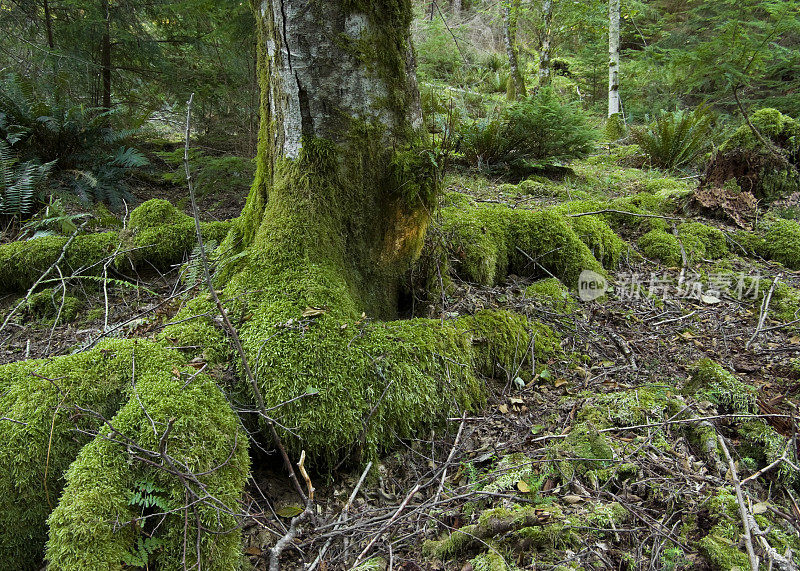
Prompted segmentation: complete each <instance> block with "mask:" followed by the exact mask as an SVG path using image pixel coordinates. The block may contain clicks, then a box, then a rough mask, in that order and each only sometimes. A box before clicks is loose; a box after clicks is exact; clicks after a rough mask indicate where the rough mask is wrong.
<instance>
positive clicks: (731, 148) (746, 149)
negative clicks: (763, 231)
mask: <svg viewBox="0 0 800 571" xmlns="http://www.w3.org/2000/svg"><path fill="white" fill-rule="evenodd" d="M750 122H751V123H752V124H753V126H754V127H755V128H756V129H757V130H758V131H759V132H760V133H761V135H762V136H763V137H764V138H765V139H767V140H768V141H770V143H771V144H772V145H774V147H775V149H774V150H775V152H771V151H770V150H769V149H767V148H765V146H764V145H763V143H762V142H761V141H760V140H759V139H758V138H757V137H756V136H755V135H754V134H753V131H752V130H751V129H750V127H749V126H748V125H742V126H741V127H739V129H737V130H736V132H735V133H734V134H733V135H732V136H731V137H730V138H729V139H728V140H727V141H726V142H725V143H724V144H723V145H722V147H721V148H720V151H719V153H717V155H716V156H715V157H714V158H713V159H712V160H711V162H710V163H709V165H708V167H707V169H706V172H705V175H704V177H703V180H702V181H701V187H713V188H723V187H724V186H725V183H726V182H727V181H730V180H735V181H736V184H737V185H738V187H739V189H741V191H742V192H747V193H750V194H752V195H753V196H754V197H755V198H757V199H759V200H761V201H764V202H772V201H774V200H776V199H779V198H782V197H786V196H789V195H790V194H792V193H794V192H798V191H800V175H798V172H797V166H798V165H800V123H798V122H797V121H796V120H794V119H792V118H791V117H788V116H786V115H783V114H782V113H781V112H780V111H778V110H777V109H759V110H758V111H756V112H755V113H753V114H752V115H751V116H750ZM776 153H780V154H782V155H783V159H779V158H778V157H776V156H775V154H776Z"/></svg>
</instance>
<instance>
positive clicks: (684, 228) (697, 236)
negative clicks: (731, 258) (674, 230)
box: [678, 222, 728, 260]
mask: <svg viewBox="0 0 800 571" xmlns="http://www.w3.org/2000/svg"><path fill="white" fill-rule="evenodd" d="M678 235H679V236H680V237H681V239H682V240H684V248H686V249H687V253H688V252H690V251H691V249H690V248H689V247H687V244H698V243H699V244H700V245H701V248H697V249H696V251H697V253H698V254H699V252H701V251H702V252H703V255H704V256H705V257H707V258H711V259H712V260H716V259H719V258H722V257H724V256H725V255H727V254H728V245H727V240H726V239H725V234H723V233H722V230H720V229H719V228H714V227H713V226H708V225H706V224H703V223H701V222H684V223H682V224H680V225H678Z"/></svg>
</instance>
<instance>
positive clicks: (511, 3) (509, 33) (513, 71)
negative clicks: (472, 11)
mask: <svg viewBox="0 0 800 571" xmlns="http://www.w3.org/2000/svg"><path fill="white" fill-rule="evenodd" d="M519 5H520V0H504V2H503V39H504V41H505V45H506V55H507V56H508V66H509V77H508V85H507V86H506V94H507V96H508V99H509V100H510V101H514V100H515V99H517V98H518V97H525V96H526V95H527V92H526V90H525V78H523V77H522V72H521V71H520V69H519V57H518V55H517V16H518V14H519Z"/></svg>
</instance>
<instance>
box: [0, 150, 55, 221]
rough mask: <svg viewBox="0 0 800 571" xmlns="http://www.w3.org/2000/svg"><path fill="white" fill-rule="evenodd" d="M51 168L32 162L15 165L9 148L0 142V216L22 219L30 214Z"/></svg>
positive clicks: (48, 165)
mask: <svg viewBox="0 0 800 571" xmlns="http://www.w3.org/2000/svg"><path fill="white" fill-rule="evenodd" d="M51 166H52V163H48V164H45V165H39V164H36V163H35V162H33V161H28V162H26V163H23V164H17V160H16V159H15V158H14V156H13V154H12V152H11V149H10V148H9V146H8V145H7V144H6V143H5V142H3V141H0V215H6V216H9V215H10V216H16V217H19V218H22V217H23V216H26V215H27V214H30V213H31V212H32V211H33V208H34V206H35V205H36V191H37V188H38V187H39V185H40V184H41V182H42V181H43V180H44V179H45V178H46V177H47V174H48V173H49V172H50V168H51Z"/></svg>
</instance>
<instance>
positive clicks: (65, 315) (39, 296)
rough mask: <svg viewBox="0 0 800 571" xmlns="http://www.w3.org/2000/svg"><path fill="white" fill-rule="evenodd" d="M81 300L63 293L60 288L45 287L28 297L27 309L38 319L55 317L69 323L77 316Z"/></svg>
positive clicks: (61, 321)
mask: <svg viewBox="0 0 800 571" xmlns="http://www.w3.org/2000/svg"><path fill="white" fill-rule="evenodd" d="M80 307H81V302H80V300H79V299H78V298H77V297H73V296H70V295H64V294H63V292H62V291H60V289H56V288H47V289H44V290H42V291H40V292H37V293H35V294H33V295H31V297H30V298H28V311H29V312H30V313H31V315H33V316H34V317H36V318H38V319H55V317H56V316H58V323H59V324H63V323H71V322H72V321H75V318H76V317H77V316H78V310H79V309H80Z"/></svg>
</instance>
